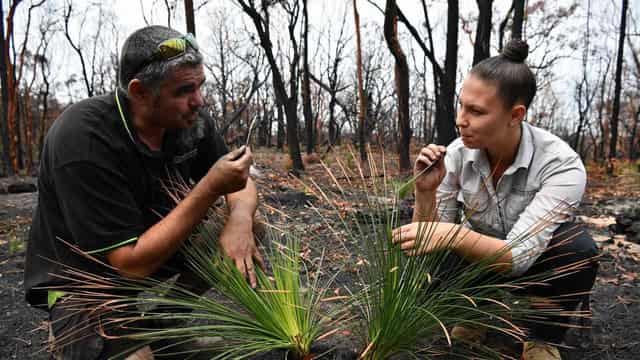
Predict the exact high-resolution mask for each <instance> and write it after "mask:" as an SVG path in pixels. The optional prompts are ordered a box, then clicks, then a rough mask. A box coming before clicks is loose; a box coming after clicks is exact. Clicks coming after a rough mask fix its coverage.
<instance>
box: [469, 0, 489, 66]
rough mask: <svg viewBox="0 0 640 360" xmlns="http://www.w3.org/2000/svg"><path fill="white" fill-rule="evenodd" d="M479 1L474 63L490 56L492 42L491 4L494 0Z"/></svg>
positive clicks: (477, 0)
mask: <svg viewBox="0 0 640 360" xmlns="http://www.w3.org/2000/svg"><path fill="white" fill-rule="evenodd" d="M476 2H477V3H478V11H479V14H478V24H477V27H476V40H475V43H474V44H473V65H475V64H477V63H479V62H480V61H482V60H484V59H486V58H488V57H489V56H490V54H489V44H490V42H491V5H492V4H493V0H476Z"/></svg>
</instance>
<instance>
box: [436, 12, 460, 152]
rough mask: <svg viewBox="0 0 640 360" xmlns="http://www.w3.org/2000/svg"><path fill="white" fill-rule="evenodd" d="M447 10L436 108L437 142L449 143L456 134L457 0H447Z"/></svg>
mask: <svg viewBox="0 0 640 360" xmlns="http://www.w3.org/2000/svg"><path fill="white" fill-rule="evenodd" d="M448 4H449V8H448V10H447V50H446V55H445V60H444V71H443V76H442V82H441V83H440V86H441V87H440V101H438V107H437V108H436V121H437V122H438V144H441V145H445V146H446V145H449V144H450V143H451V142H452V141H453V140H455V138H456V137H457V136H456V128H455V117H456V114H455V107H454V103H455V86H456V71H457V68H458V17H459V9H458V0H449V1H448Z"/></svg>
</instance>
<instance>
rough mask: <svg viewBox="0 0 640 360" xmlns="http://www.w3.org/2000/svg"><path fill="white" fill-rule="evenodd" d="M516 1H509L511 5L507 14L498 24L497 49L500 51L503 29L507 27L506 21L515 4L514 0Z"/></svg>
mask: <svg viewBox="0 0 640 360" xmlns="http://www.w3.org/2000/svg"><path fill="white" fill-rule="evenodd" d="M516 1H517V0H514V1H512V2H511V7H510V8H509V11H507V15H505V17H504V19H503V20H502V22H501V23H500V26H499V27H498V51H502V44H503V40H504V31H505V29H506V28H507V22H509V18H510V17H511V14H512V13H513V7H514V6H515V2H516Z"/></svg>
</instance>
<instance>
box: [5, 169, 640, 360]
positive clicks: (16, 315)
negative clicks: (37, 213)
mask: <svg viewBox="0 0 640 360" xmlns="http://www.w3.org/2000/svg"><path fill="white" fill-rule="evenodd" d="M263 160H264V159H263ZM263 164H266V165H265V166H261V167H259V168H260V170H261V172H262V181H259V183H260V188H261V192H262V197H263V201H264V202H265V203H267V204H271V205H272V206H274V207H277V208H278V209H280V210H281V211H283V212H284V213H286V214H288V215H292V216H293V217H294V218H295V219H297V220H298V221H299V222H300V224H301V225H302V226H305V227H307V229H309V230H310V232H314V231H319V230H320V228H321V227H322V225H321V224H320V223H319V222H318V221H317V220H314V215H313V213H312V211H310V210H309V209H308V208H306V207H305V206H304V202H305V201H306V196H307V195H304V193H300V192H295V191H290V190H291V189H294V188H298V189H299V186H298V185H297V184H296V182H295V181H293V180H291V179H289V178H287V177H286V172H285V170H284V169H283V168H282V167H281V166H275V165H272V164H273V163H271V162H270V163H267V162H266V161H265V162H263ZM308 172H309V173H311V174H314V172H315V173H317V174H320V173H322V169H321V167H320V166H319V165H318V164H315V165H311V166H309V169H308ZM633 181H635V180H633ZM631 184H632V183H629V179H628V178H626V177H624V176H620V177H616V178H612V179H607V178H600V179H596V180H594V181H591V183H590V184H589V191H588V195H587V196H586V198H585V201H584V203H583V205H582V207H581V208H580V217H579V218H580V220H581V221H583V222H584V223H585V224H586V225H587V226H588V228H589V229H590V230H591V232H592V234H593V236H594V238H595V239H596V242H597V243H598V246H599V248H600V249H601V255H602V257H601V260H600V270H599V274H598V278H597V281H596V285H595V288H594V291H593V295H592V296H591V310H592V312H593V317H592V319H591V325H592V327H591V329H572V330H570V332H569V335H568V337H567V340H566V345H567V348H566V349H563V350H562V355H563V359H629V360H631V359H637V358H638V355H637V354H638V353H640V340H639V339H640V325H639V324H640V275H639V274H640V245H637V244H634V243H631V242H629V241H627V240H626V239H625V237H624V236H618V235H617V236H612V234H610V232H609V230H608V225H609V224H611V223H613V222H615V220H614V216H615V215H616V214H617V213H618V212H619V211H621V210H622V209H624V208H626V207H629V206H638V199H639V196H638V194H639V193H640V187H635V185H631ZM634 184H635V183H634ZM625 189H628V191H625ZM36 196H37V194H36V193H24V194H0V315H1V316H0V359H47V358H48V355H47V354H46V353H45V352H43V351H42V349H43V346H44V344H45V339H46V331H44V329H45V328H46V322H45V320H46V317H45V313H43V312H41V311H38V310H34V309H32V308H30V307H28V306H27V304H26V302H25V301H24V289H23V271H24V255H25V254H24V251H25V240H26V238H27V235H28V229H29V225H30V219H31V214H32V211H33V209H34V207H35V204H36ZM310 241H311V240H310ZM322 246H324V247H325V248H326V249H327V250H331V251H330V254H329V255H328V256H326V258H325V263H324V266H325V267H326V268H327V269H329V270H331V271H333V270H336V269H338V268H342V266H343V264H344V262H345V261H346V262H350V261H354V256H352V255H353V254H348V253H346V251H347V250H344V249H343V248H341V247H340V246H338V244H333V243H331V242H325V243H323V245H322ZM319 248H320V247H319V246H318V244H314V243H311V242H310V243H306V244H303V252H304V251H307V256H309V257H313V256H316V255H317V254H318V252H319ZM347 268H348V266H347ZM352 281H354V278H353V277H352V276H350V275H349V272H348V271H347V272H345V273H344V274H342V275H340V276H339V277H338V279H337V282H336V284H335V287H336V288H339V287H341V286H345V285H348V284H349V282H352ZM353 336H354V335H353V333H352V332H350V331H343V332H339V333H337V334H335V335H334V339H332V340H330V342H331V343H334V344H349V343H351V341H352V340H351V339H352V338H353Z"/></svg>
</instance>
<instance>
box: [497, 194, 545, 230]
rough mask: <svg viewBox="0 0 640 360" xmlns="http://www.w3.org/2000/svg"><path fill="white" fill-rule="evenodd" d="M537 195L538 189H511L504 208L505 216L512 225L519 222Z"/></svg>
mask: <svg viewBox="0 0 640 360" xmlns="http://www.w3.org/2000/svg"><path fill="white" fill-rule="evenodd" d="M537 193H538V189H519V188H513V189H511V192H510V193H509V195H508V197H507V201H506V202H505V207H504V212H505V216H506V218H507V220H508V222H509V223H510V224H515V223H516V222H517V221H518V219H519V218H520V215H522V213H523V212H524V210H525V209H526V208H527V206H529V204H531V202H532V201H533V198H534V197H535V196H536V194H537Z"/></svg>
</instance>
